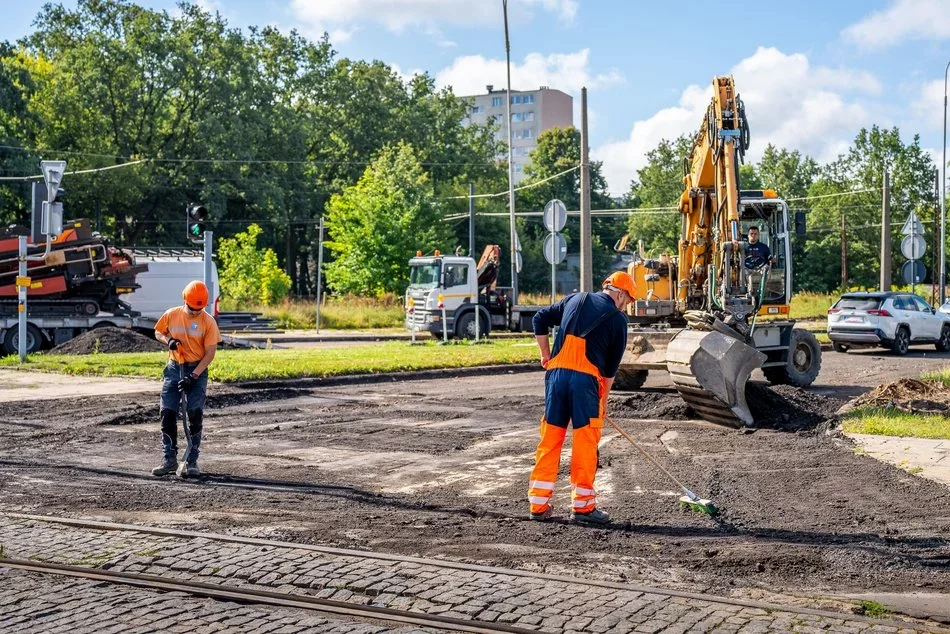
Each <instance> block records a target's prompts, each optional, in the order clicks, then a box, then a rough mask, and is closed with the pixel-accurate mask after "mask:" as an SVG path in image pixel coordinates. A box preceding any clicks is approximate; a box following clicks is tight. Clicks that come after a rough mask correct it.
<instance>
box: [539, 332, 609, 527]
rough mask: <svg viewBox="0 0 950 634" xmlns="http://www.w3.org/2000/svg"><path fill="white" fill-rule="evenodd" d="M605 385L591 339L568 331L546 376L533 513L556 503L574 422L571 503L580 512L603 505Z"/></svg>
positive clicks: (573, 509) (575, 510)
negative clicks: (598, 480)
mask: <svg viewBox="0 0 950 634" xmlns="http://www.w3.org/2000/svg"><path fill="white" fill-rule="evenodd" d="M605 391H606V390H605V384H604V379H603V378H601V376H600V372H599V371H598V369H597V368H596V366H594V365H593V364H592V363H590V361H589V360H588V359H587V354H586V342H585V341H584V340H583V339H582V338H580V337H576V336H574V335H566V336H565V338H564V343H563V345H562V347H561V350H560V351H559V352H558V354H557V355H556V356H555V357H553V358H552V359H551V361H550V362H549V363H548V372H547V374H545V377H544V393H545V394H544V416H543V417H542V418H541V442H539V443H538V448H537V451H536V452H535V462H534V469H533V470H532V471H531V481H530V483H529V484H528V501H529V502H530V503H531V512H532V513H543V512H544V511H545V510H546V509H547V508H548V506H549V505H550V503H551V496H552V495H553V494H554V485H555V482H556V481H557V472H558V468H559V467H560V463H561V448H562V447H563V445H564V438H565V437H566V435H567V426H568V424H571V426H572V427H573V429H574V440H573V450H572V451H571V509H572V511H573V512H575V513H589V512H591V511H593V510H594V509H595V508H596V507H597V492H596V491H595V490H594V476H595V475H596V473H597V446H598V444H599V443H600V436H601V433H602V431H603V427H604V405H605V403H604V397H605V396H606V394H605Z"/></svg>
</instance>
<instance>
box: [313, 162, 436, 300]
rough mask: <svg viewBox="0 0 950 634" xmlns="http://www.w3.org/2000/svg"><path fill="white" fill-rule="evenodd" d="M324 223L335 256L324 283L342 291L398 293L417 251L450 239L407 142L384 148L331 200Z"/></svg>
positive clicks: (405, 280) (426, 178) (403, 284)
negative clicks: (361, 174)
mask: <svg viewBox="0 0 950 634" xmlns="http://www.w3.org/2000/svg"><path fill="white" fill-rule="evenodd" d="M327 228H328V229H329V235H330V240H329V241H328V242H327V243H326V244H327V247H329V249H330V250H331V251H332V252H333V253H334V254H335V255H336V260H335V261H334V262H331V263H330V264H329V265H327V267H326V275H327V282H328V283H329V284H330V285H331V286H333V288H334V289H336V290H337V291H339V292H341V293H355V294H371V295H377V296H379V295H382V294H383V293H402V292H404V291H405V290H406V287H407V286H408V285H409V266H408V262H409V258H411V257H412V256H413V254H415V252H416V250H418V249H421V250H423V251H424V252H430V251H432V250H433V249H445V248H446V247H447V246H448V245H449V244H450V241H451V237H450V232H449V229H448V227H447V226H446V225H445V223H444V222H442V221H441V214H440V213H439V210H438V207H437V206H436V204H435V202H434V200H433V197H432V186H431V183H430V181H429V176H428V174H426V173H425V171H423V169H422V166H421V165H420V164H419V160H418V158H417V156H416V151H415V150H414V149H413V147H412V146H410V145H408V144H406V143H399V144H397V145H395V146H390V147H386V148H384V149H383V150H382V151H381V152H380V153H379V155H377V157H376V159H375V160H374V161H373V162H372V163H371V164H370V165H369V167H367V168H366V171H365V172H364V173H363V176H362V177H361V178H360V180H359V182H357V183H356V185H353V186H352V187H348V188H347V189H346V190H344V191H343V193H342V194H335V195H334V196H333V197H332V198H331V199H330V204H329V205H328V206H327Z"/></svg>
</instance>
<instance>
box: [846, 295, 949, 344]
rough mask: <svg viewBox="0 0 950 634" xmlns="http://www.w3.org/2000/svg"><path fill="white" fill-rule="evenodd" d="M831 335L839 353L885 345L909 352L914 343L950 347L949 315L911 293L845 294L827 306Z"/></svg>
mask: <svg viewBox="0 0 950 634" xmlns="http://www.w3.org/2000/svg"><path fill="white" fill-rule="evenodd" d="M828 338H829V339H831V343H832V345H833V346H834V349H835V351H837V352H847V351H848V349H849V348H852V347H856V346H883V347H885V348H890V350H891V351H892V352H893V353H894V354H898V355H901V354H907V349H908V347H909V346H910V345H912V344H919V343H926V344H934V345H935V346H936V348H937V350H938V351H939V352H946V351H947V350H950V314H947V313H945V312H942V311H938V310H936V309H935V308H934V307H933V306H931V305H930V304H928V303H927V302H925V301H924V300H922V299H921V298H920V297H918V296H917V295H914V294H912V293H895V292H887V293H846V294H844V295H842V296H841V298H840V299H839V300H838V301H837V302H835V304H834V306H832V307H831V308H829V309H828Z"/></svg>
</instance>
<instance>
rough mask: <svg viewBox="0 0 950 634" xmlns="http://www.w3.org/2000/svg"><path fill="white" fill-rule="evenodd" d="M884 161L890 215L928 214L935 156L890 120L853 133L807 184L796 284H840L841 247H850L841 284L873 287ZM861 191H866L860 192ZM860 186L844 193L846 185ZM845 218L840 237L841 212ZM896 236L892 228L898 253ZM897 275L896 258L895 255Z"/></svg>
mask: <svg viewBox="0 0 950 634" xmlns="http://www.w3.org/2000/svg"><path fill="white" fill-rule="evenodd" d="M885 168H886V169H887V170H888V172H889V173H890V178H891V196H892V200H891V208H892V214H893V220H894V221H895V222H899V221H901V220H903V219H905V218H906V217H907V215H908V214H909V212H910V211H911V210H915V211H917V212H918V214H919V215H920V216H921V217H922V218H923V219H924V220H925V221H928V220H931V219H932V212H931V211H930V209H932V208H933V205H934V201H933V182H934V169H935V168H934V164H933V160H932V159H931V158H930V156H929V155H928V154H927V152H926V151H924V150H923V149H922V148H921V147H920V139H919V137H918V136H916V135H915V136H914V138H913V141H912V142H911V143H909V144H907V143H904V142H903V141H902V140H901V138H900V131H899V130H898V129H897V128H896V127H895V128H892V129H890V130H886V129H882V128H879V127H877V126H873V127H871V128H870V129H865V128H862V129H861V131H860V132H858V134H857V136H856V137H855V139H854V142H853V143H852V145H851V147H850V148H849V149H848V152H847V153H846V154H844V155H842V156H839V157H838V159H837V160H835V161H834V162H832V163H830V164H829V165H827V166H825V167H824V168H823V169H822V170H821V174H820V176H819V178H818V179H817V180H816V181H815V182H814V183H813V184H812V185H811V186H810V187H809V188H808V196H809V197H815V196H824V197H823V198H813V199H812V200H810V201H807V203H809V204H808V209H809V212H808V240H807V243H806V246H805V249H804V251H805V255H804V258H803V261H802V264H801V267H800V268H799V269H798V270H797V272H796V276H797V279H798V282H799V285H800V286H799V287H800V288H804V289H809V290H818V291H828V290H832V289H835V288H838V287H840V286H842V279H841V246H842V243H844V244H845V245H846V247H847V259H848V271H847V272H848V276H847V281H846V283H845V284H844V286H861V287H866V288H877V285H878V283H879V279H880V262H879V255H878V254H879V253H880V239H881V191H882V188H883V178H884V170H885ZM865 190H866V191H865ZM852 191H856V192H860V193H855V194H846V195H836V194H845V193H846V192H852ZM842 217H844V219H845V235H844V240H842V235H841V218H842ZM900 239H901V236H900V235H898V232H896V231H893V232H892V243H891V250H892V252H894V253H899V252H900V251H899V246H900ZM894 260H895V262H894V266H895V271H892V274H893V277H894V279H899V277H897V275H896V273H897V271H896V268H897V266H899V264H900V258H894Z"/></svg>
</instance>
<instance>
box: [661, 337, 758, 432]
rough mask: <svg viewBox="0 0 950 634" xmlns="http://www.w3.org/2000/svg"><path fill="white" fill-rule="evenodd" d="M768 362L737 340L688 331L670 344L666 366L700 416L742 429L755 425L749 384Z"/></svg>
mask: <svg viewBox="0 0 950 634" xmlns="http://www.w3.org/2000/svg"><path fill="white" fill-rule="evenodd" d="M765 359H766V356H765V355H764V354H762V353H761V352H759V351H758V350H756V349H755V348H753V347H752V346H750V345H747V344H746V343H745V342H744V341H742V340H741V339H739V338H737V337H733V336H731V335H728V334H725V333H723V332H719V331H715V330H713V331H709V330H691V329H686V330H682V331H680V332H679V333H677V334H676V336H675V337H673V339H672V340H671V341H670V345H669V348H668V349H667V355H666V367H667V369H668V370H669V372H670V378H671V379H672V380H673V385H674V386H675V387H676V390H677V391H678V392H679V393H680V396H681V397H682V398H683V400H684V401H686V403H687V405H689V406H690V407H691V408H692V409H693V410H694V411H695V412H696V413H697V414H699V415H700V416H702V417H703V418H705V419H706V420H708V421H710V422H712V423H718V424H720V425H726V426H729V427H735V428H741V427H742V426H743V425H745V426H750V427H751V426H752V425H754V424H755V421H754V420H753V418H752V412H751V411H750V410H749V406H748V404H747V403H746V400H745V385H746V382H747V381H748V380H749V376H750V375H751V374H752V371H753V370H755V369H756V368H759V367H761V366H762V363H764V362H765Z"/></svg>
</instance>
